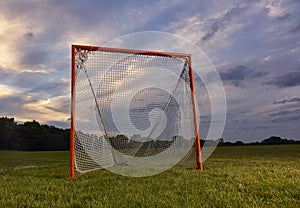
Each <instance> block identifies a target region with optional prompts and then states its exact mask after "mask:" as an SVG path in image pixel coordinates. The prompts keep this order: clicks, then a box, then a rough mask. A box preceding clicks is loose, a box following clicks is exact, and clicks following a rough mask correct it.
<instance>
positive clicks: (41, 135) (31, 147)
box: [0, 117, 300, 151]
mask: <svg viewBox="0 0 300 208" xmlns="http://www.w3.org/2000/svg"><path fill="white" fill-rule="evenodd" d="M173 139H174V138H173ZM120 140H124V142H123V143H124V144H126V146H128V145H133V146H136V144H135V143H134V142H131V143H130V142H128V138H125V137H124V136H123V137H122V136H117V137H116V138H110V143H111V144H112V145H113V144H114V142H116V141H118V144H120ZM170 142H172V141H165V142H163V141H162V142H152V143H151V142H150V143H149V142H148V143H149V144H148V143H146V144H147V145H146V146H149V145H152V146H164V147H165V146H169V145H170V144H169V143H170ZM123 143H122V144H123ZM204 143H205V144H206V145H208V146H210V144H211V145H213V146H215V145H216V143H218V146H241V145H273V144H277V145H278V144H300V141H295V140H292V139H282V138H281V137H278V136H271V137H269V138H267V139H265V140H263V141H261V142H252V143H244V142H242V141H236V142H225V141H224V139H222V138H221V139H219V140H218V141H214V140H201V146H203V145H204ZM113 146H114V145H113ZM69 148H70V129H60V128H57V127H55V126H49V125H41V124H40V123H39V122H37V121H35V120H33V121H27V122H25V123H22V124H19V123H17V122H15V120H14V118H8V117H0V150H1V149H2V150H20V151H53V150H69Z"/></svg>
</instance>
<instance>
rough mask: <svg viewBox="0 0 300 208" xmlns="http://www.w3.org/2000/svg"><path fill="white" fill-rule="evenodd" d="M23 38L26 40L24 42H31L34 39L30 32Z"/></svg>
mask: <svg viewBox="0 0 300 208" xmlns="http://www.w3.org/2000/svg"><path fill="white" fill-rule="evenodd" d="M23 37H24V38H25V39H26V40H31V39H33V38H34V34H33V33H32V32H27V33H24V35H23Z"/></svg>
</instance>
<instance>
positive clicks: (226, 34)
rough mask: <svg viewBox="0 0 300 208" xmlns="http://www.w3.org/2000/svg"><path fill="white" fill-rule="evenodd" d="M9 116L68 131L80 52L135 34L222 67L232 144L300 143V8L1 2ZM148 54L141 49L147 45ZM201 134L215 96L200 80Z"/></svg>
mask: <svg viewBox="0 0 300 208" xmlns="http://www.w3.org/2000/svg"><path fill="white" fill-rule="evenodd" d="M0 5H1V7H0V23H1V26H2V27H1V28H0V43H1V44H0V49H1V51H2V52H3V53H2V56H1V57H0V117H2V116H3V117H4V116H7V117H13V118H14V119H15V121H17V122H26V121H32V120H36V121H38V122H39V123H41V124H47V125H53V126H56V127H59V128H69V126H70V124H69V122H70V121H69V118H70V103H71V102H70V97H71V96H70V94H71V93H70V82H71V80H70V79H71V66H70V63H71V45H72V44H85V45H96V46H102V45H105V44H106V43H107V42H109V41H111V40H114V39H116V38H118V37H120V36H124V35H126V34H130V33H134V32H143V31H160V32H166V33H171V34H175V35H179V36H181V37H183V38H185V39H186V40H188V41H190V42H191V43H193V44H194V45H196V46H197V47H199V48H201V49H202V50H203V51H204V52H205V53H206V55H207V56H208V57H209V59H210V60H211V61H212V63H213V64H214V66H215V68H216V70H217V72H218V73H219V75H220V78H221V80H222V82H223V85H224V89H225V93H226V99H227V118H226V124H225V129H224V132H223V136H222V138H224V140H225V141H229V142H234V141H242V142H244V143H247V142H256V141H259V140H258V139H259V138H268V137H270V136H275V135H278V136H279V137H281V138H288V139H294V140H300V137H299V131H298V128H299V123H300V58H299V54H300V13H299V10H300V2H299V1H297V0H286V1H282V0H254V1H239V0H230V1H227V2H226V3H222V4H220V3H218V2H217V1H204V2H202V3H197V4H196V3H190V2H186V1H185V2H182V1H180V0H171V1H167V0H160V1H155V2H151V3H149V2H148V1H139V2H136V1H133V0H129V1H121V0H116V1H104V2H103V1H97V2H95V1H92V0H88V1H85V2H84V3H83V2H81V1H78V0H75V1H64V2H62V1H54V0H50V1H33V0H29V1H26V2H20V1H17V0H11V1H0ZM141 49H142V48H141ZM195 87H196V91H197V99H198V105H199V109H200V134H201V135H202V136H203V137H204V138H205V137H206V134H207V131H208V123H209V122H211V109H210V97H209V96H208V95H207V93H206V92H205V90H204V89H203V87H202V82H201V77H198V79H196V80H195Z"/></svg>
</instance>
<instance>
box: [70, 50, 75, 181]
mask: <svg viewBox="0 0 300 208" xmlns="http://www.w3.org/2000/svg"><path fill="white" fill-rule="evenodd" d="M75 50H76V47H75V46H74V45H72V63H71V65H72V84H71V129H70V178H74V177H75V167H74V166H75V158H74V156H75V150H74V144H75V142H74V140H75V126H74V125H75V123H74V113H75V92H74V90H75V79H76V63H75V53H76V51H75Z"/></svg>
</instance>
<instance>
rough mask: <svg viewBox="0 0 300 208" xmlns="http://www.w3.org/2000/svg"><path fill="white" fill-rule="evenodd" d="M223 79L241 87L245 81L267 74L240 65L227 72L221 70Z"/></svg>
mask: <svg viewBox="0 0 300 208" xmlns="http://www.w3.org/2000/svg"><path fill="white" fill-rule="evenodd" d="M219 74H220V77H221V79H222V81H225V82H229V83H230V84H232V85H234V86H236V87H239V86H242V84H243V81H245V80H250V79H254V78H258V77H262V76H264V75H266V74H267V73H266V72H260V71H256V70H250V69H248V68H247V67H245V66H243V65H240V66H237V67H235V68H231V69H228V70H227V71H226V72H220V73H219Z"/></svg>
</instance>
